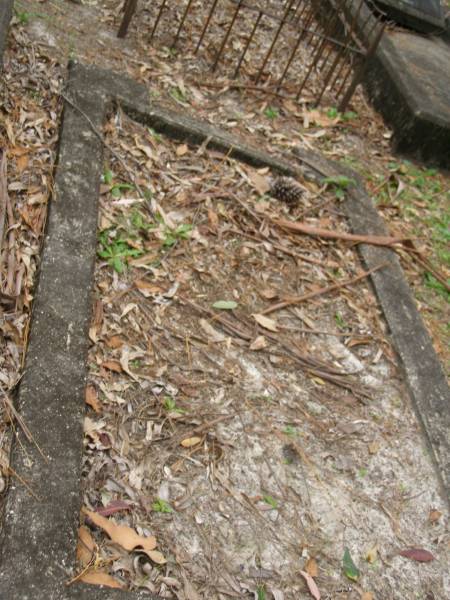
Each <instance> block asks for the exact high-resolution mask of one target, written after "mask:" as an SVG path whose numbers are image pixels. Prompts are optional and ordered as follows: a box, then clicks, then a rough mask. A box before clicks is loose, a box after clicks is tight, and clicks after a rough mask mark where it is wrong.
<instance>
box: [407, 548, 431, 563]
mask: <svg viewBox="0 0 450 600" xmlns="http://www.w3.org/2000/svg"><path fill="white" fill-rule="evenodd" d="M398 554H399V556H404V557H405V558H411V559H412V560H417V562H431V561H432V560H435V557H434V556H433V555H432V554H431V552H428V550H424V549H423V548H407V549H406V550H400V552H398Z"/></svg>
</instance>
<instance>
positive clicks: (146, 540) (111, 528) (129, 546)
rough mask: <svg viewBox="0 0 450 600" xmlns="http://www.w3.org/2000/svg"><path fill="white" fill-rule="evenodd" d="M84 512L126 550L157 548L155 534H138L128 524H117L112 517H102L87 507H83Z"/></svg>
mask: <svg viewBox="0 0 450 600" xmlns="http://www.w3.org/2000/svg"><path fill="white" fill-rule="evenodd" d="M82 512H83V513H84V514H85V515H87V516H88V517H89V519H90V520H91V521H92V522H93V523H94V525H97V527H100V528H101V529H103V531H105V532H106V533H107V534H108V535H109V537H110V538H111V540H112V541H113V542H114V543H116V544H119V546H122V548H124V549H125V550H134V549H135V548H139V547H142V548H143V549H144V550H154V549H155V548H156V538H155V537H154V536H149V537H143V536H141V535H138V534H137V533H136V532H135V531H134V529H131V527H128V525H116V524H115V523H114V521H112V520H111V519H107V518H106V517H102V516H101V515H99V514H98V513H95V512H92V511H91V510H88V509H87V508H85V507H83V509H82Z"/></svg>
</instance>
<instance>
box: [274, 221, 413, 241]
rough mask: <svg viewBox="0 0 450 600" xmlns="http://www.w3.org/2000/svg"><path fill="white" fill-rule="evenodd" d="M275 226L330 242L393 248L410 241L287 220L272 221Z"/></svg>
mask: <svg viewBox="0 0 450 600" xmlns="http://www.w3.org/2000/svg"><path fill="white" fill-rule="evenodd" d="M271 221H272V223H274V225H278V227H281V228H283V229H289V230H290V231H295V232H296V233H304V234H305V235H310V236H313V237H321V238H325V239H329V240H344V241H347V242H356V243H358V244H371V245H372V246H393V245H394V244H403V243H405V242H406V241H409V238H403V237H392V236H388V235H358V234H356V233H345V232H337V231H330V230H329V229H322V228H321V227H313V226H312V225H307V224H306V223H293V222H292V221H286V220H285V219H271Z"/></svg>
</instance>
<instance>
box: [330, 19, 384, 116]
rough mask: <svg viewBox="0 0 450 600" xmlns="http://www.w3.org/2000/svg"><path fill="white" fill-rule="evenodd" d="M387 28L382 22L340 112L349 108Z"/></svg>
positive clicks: (347, 92)
mask: <svg viewBox="0 0 450 600" xmlns="http://www.w3.org/2000/svg"><path fill="white" fill-rule="evenodd" d="M385 28H386V23H382V24H381V25H380V28H379V30H378V31H377V34H376V36H375V38H374V40H373V42H372V44H371V45H370V47H369V49H368V50H367V53H366V56H365V58H364V60H363V62H362V64H361V65H360V66H359V68H358V70H357V71H356V73H355V75H354V77H353V80H352V82H351V83H350V85H349V87H348V88H347V91H346V92H345V95H344V97H343V98H342V100H341V102H340V103H339V111H340V112H344V110H345V109H346V108H347V104H348V103H349V102H350V99H351V97H352V96H353V93H354V91H355V89H356V87H357V85H358V84H359V83H360V81H361V80H362V78H363V76H364V72H365V70H366V67H367V64H368V62H369V61H370V59H371V58H372V57H373V56H374V54H375V52H376V51H377V48H378V44H379V43H380V40H381V38H382V37H383V34H384V30H385Z"/></svg>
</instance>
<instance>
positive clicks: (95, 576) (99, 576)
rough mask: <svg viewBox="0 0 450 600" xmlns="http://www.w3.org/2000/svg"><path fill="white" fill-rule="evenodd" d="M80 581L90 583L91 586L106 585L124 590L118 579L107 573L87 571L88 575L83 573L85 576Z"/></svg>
mask: <svg viewBox="0 0 450 600" xmlns="http://www.w3.org/2000/svg"><path fill="white" fill-rule="evenodd" d="M78 581H82V582H83V583H90V584H91V585H104V586H106V587H110V588H116V589H119V590H122V589H124V588H123V586H122V585H121V584H120V583H119V582H118V581H117V579H114V577H112V576H111V575H109V574H108V573H106V572H105V571H86V573H83V575H82V576H81V577H79V578H78Z"/></svg>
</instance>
